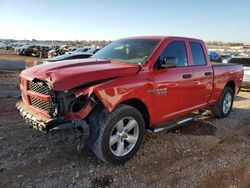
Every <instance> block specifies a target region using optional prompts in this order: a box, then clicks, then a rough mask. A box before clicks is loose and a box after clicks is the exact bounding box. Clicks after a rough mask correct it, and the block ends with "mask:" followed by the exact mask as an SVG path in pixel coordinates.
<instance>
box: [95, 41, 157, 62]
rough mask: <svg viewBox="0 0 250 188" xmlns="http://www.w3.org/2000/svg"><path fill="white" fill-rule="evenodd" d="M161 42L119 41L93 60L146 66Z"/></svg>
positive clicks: (105, 48) (111, 44)
mask: <svg viewBox="0 0 250 188" xmlns="http://www.w3.org/2000/svg"><path fill="white" fill-rule="evenodd" d="M159 42H160V40H151V39H123V40H117V41H114V42H112V43H110V44H109V45H107V46H105V47H104V48H102V49H101V50H100V51H98V52H97V53H96V54H95V55H93V56H92V58H96V59H110V60H116V61H123V62H127V63H133V64H144V63H146V60H147V59H148V57H149V56H150V55H151V53H152V51H153V50H154V49H155V47H156V46H157V44H158V43H159Z"/></svg>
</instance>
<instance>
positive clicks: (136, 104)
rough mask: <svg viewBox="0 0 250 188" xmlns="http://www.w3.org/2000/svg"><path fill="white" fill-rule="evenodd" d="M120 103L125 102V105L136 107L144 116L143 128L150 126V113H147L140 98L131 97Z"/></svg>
mask: <svg viewBox="0 0 250 188" xmlns="http://www.w3.org/2000/svg"><path fill="white" fill-rule="evenodd" d="M120 104H125V105H129V106H132V107H134V108H136V109H137V110H138V111H139V112H140V113H141V114H142V116H143V118H144V121H145V128H146V129H148V128H149V127H150V114H149V111H148V108H147V106H146V104H145V103H144V102H143V101H142V100H140V99H137V98H132V99H127V100H125V101H122V102H121V103H120ZM120 104H118V105H120Z"/></svg>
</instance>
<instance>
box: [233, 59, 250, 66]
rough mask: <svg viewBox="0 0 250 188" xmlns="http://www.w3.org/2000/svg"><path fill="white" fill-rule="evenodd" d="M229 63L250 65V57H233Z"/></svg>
mask: <svg viewBox="0 0 250 188" xmlns="http://www.w3.org/2000/svg"><path fill="white" fill-rule="evenodd" d="M228 63H238V64H241V65H243V66H247V67H250V58H231V59H230V60H229V61H228Z"/></svg>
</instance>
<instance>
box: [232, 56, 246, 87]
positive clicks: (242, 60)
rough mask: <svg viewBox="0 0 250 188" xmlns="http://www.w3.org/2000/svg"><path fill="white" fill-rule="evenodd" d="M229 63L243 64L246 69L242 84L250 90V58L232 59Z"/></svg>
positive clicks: (239, 57)
mask: <svg viewBox="0 0 250 188" xmlns="http://www.w3.org/2000/svg"><path fill="white" fill-rule="evenodd" d="M228 63H237V64H241V65H242V66H243V68H244V76H243V80H242V83H241V87H242V88H247V89H250V57H241V56H236V57H232V58H231V59H230V60H229V61H228Z"/></svg>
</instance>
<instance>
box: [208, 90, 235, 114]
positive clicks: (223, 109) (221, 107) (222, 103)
mask: <svg viewBox="0 0 250 188" xmlns="http://www.w3.org/2000/svg"><path fill="white" fill-rule="evenodd" d="M233 100H234V93H233V89H232V88H231V87H225V89H224V90H223V91H222V94H221V96H220V99H219V101H218V102H217V103H216V104H215V105H214V106H213V107H212V112H213V114H214V116H215V117H217V118H224V117H227V116H228V115H229V114H230V112H231V111H232V106H233Z"/></svg>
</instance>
